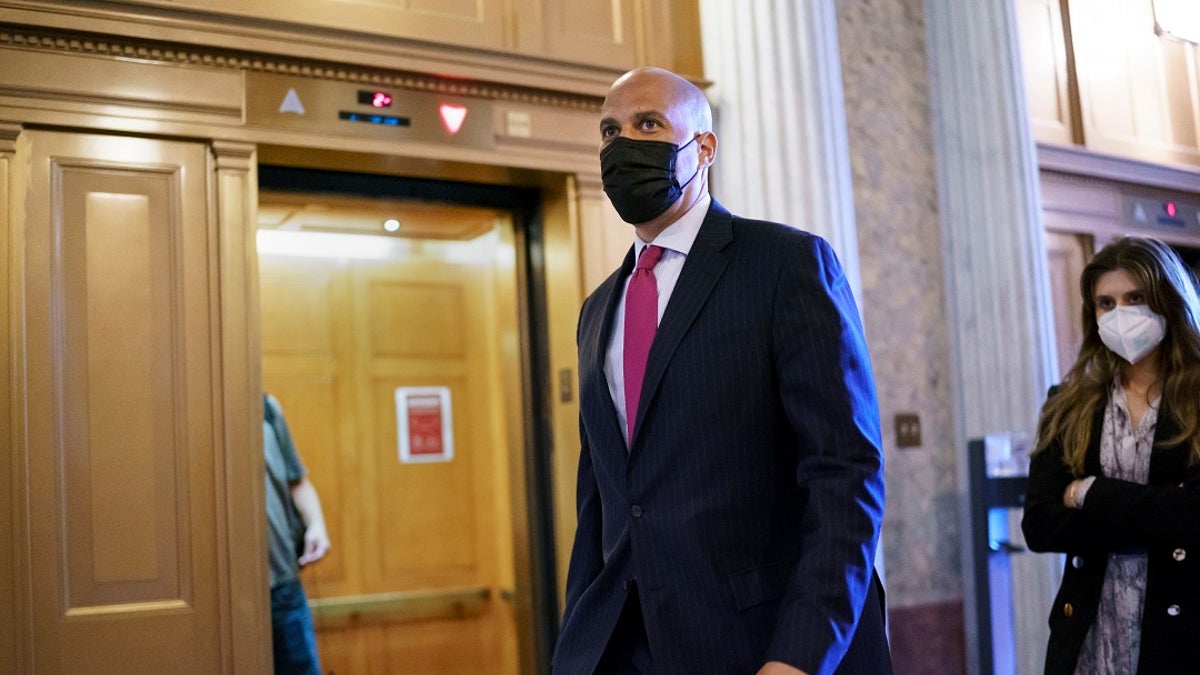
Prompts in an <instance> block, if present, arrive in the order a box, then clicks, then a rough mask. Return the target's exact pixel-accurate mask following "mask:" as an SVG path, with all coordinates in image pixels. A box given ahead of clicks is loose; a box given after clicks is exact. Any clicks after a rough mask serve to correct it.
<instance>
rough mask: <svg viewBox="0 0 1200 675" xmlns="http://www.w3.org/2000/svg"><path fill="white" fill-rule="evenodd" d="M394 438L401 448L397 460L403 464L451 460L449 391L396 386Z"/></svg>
mask: <svg viewBox="0 0 1200 675" xmlns="http://www.w3.org/2000/svg"><path fill="white" fill-rule="evenodd" d="M396 438H397V440H398V442H399V445H400V461H401V462H403V463H405V464H409V463H413V462H448V461H450V460H452V459H454V425H453V424H452V423H451V417H450V389H449V388H447V387H398V388H397V389H396Z"/></svg>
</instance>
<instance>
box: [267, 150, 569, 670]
mask: <svg viewBox="0 0 1200 675" xmlns="http://www.w3.org/2000/svg"><path fill="white" fill-rule="evenodd" d="M538 201H539V195H538V192H537V190H535V189H530V188H522V187H513V186H492V185H481V184H471V183H455V182H449V181H443V180H436V181H435V180H425V179H413V178H397V177H394V176H381V175H375V174H357V173H348V172H335V171H322V170H310V169H297V168H289V167H276V166H260V167H259V206H258V233H257V244H258V254H259V277H260V293H259V295H260V307H261V312H260V316H261V320H262V327H261V328H262V333H261V335H262V370H263V385H264V389H265V390H266V391H268V392H270V393H271V394H273V395H274V396H275V397H276V398H278V399H279V400H280V402H281V404H282V406H283V410H284V413H285V415H286V419H287V422H288V424H289V426H290V427H291V431H292V434H293V437H294V438H295V440H296V445H297V448H298V451H299V453H300V455H301V457H302V459H303V461H304V463H305V465H306V468H307V470H308V472H309V477H310V479H311V480H312V482H313V484H314V485H315V486H316V488H317V491H318V494H319V495H320V498H321V502H322V506H323V508H324V512H325V518H326V521H327V523H328V529H329V532H330V538H331V540H332V549H331V552H330V554H329V555H328V556H327V557H326V559H324V560H322V561H320V562H318V563H317V564H314V565H312V566H311V567H309V568H307V569H305V570H303V571H302V573H301V581H302V583H303V584H304V587H305V590H306V592H307V593H308V595H309V598H310V604H311V605H312V607H313V612H314V619H315V622H316V625H317V639H318V648H319V650H320V654H321V659H322V667H323V669H324V671H325V672H326V673H336V674H338V675H357V674H360V673H384V674H386V673H406V674H407V673H430V674H433V673H436V674H439V675H441V674H452V673H464V674H465V673H496V674H497V675H515V674H516V673H538V672H545V671H546V670H547V664H548V655H549V650H550V645H551V643H552V640H553V634H554V631H555V626H556V618H557V611H558V610H557V606H556V601H555V597H556V594H555V592H554V590H553V589H554V578H555V570H554V561H553V554H552V551H553V549H554V546H553V541H552V534H551V532H552V522H551V518H552V515H551V513H550V511H551V508H550V507H549V506H548V505H549V504H550V503H551V498H550V496H549V494H548V489H549V479H548V477H547V476H548V471H549V467H548V466H546V462H548V456H549V452H548V451H547V450H546V448H545V447H544V445H545V443H546V440H545V439H546V438H547V436H548V434H547V431H546V429H544V428H543V426H544V424H545V423H544V422H540V421H539V420H542V419H543V418H544V416H543V415H539V414H537V413H536V411H537V410H539V409H541V408H542V407H543V406H544V405H546V402H545V401H544V400H543V398H544V394H543V393H539V392H544V391H545V389H546V388H545V387H542V386H539V382H542V381H543V380H544V379H545V375H544V366H543V364H544V363H545V362H546V356H545V351H546V348H545V337H544V332H545V331H544V325H545V317H544V311H545V310H544V306H543V303H542V302H541V301H540V300H539V298H540V297H542V295H541V294H540V293H539V286H540V283H541V282H540V279H539V274H540V271H539V268H538V264H537V261H538V259H539V257H540V256H539V249H538V247H539V240H538V231H539V223H538V218H539V213H538ZM539 326H541V328H539Z"/></svg>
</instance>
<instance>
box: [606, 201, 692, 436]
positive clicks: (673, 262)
mask: <svg viewBox="0 0 1200 675" xmlns="http://www.w3.org/2000/svg"><path fill="white" fill-rule="evenodd" d="M711 203H712V197H710V196H709V195H707V194H706V195H704V197H702V198H701V199H700V201H698V202H696V204H695V205H693V206H692V208H690V209H688V211H687V213H685V214H683V217H681V218H680V219H679V220H677V221H675V222H674V223H671V225H670V226H669V227H667V229H665V230H663V231H662V232H661V233H659V235H658V236H657V237H656V238H655V239H654V241H651V242H644V241H642V239H641V237H638V236H637V234H634V236H633V249H634V250H633V259H634V262H635V264H636V262H637V259H638V256H640V255H641V253H642V249H644V248H646V247H647V246H650V245H652V244H653V245H654V246H661V247H662V248H663V255H662V258H660V259H659V261H658V264H657V265H655V266H654V279H655V281H656V282H657V284H656V285H657V286H658V321H659V322H660V323H661V322H662V317H663V312H665V311H666V309H667V303H668V302H670V301H671V293H672V292H673V291H674V290H675V282H677V281H679V273H680V272H681V271H682V270H683V263H684V261H686V260H687V256H688V253H689V252H690V251H691V250H692V244H694V243H695V242H696V235H697V234H699V233H700V225H701V224H702V223H703V222H704V216H706V215H707V214H708V207H709V204H711ZM632 276H633V275H630V276H628V277H625V283H624V284H622V285H621V299H620V300H619V301H617V310H616V311H617V313H616V315H615V316H614V317H613V330H612V337H611V339H610V341H609V343H608V352H607V355H606V357H605V359H604V375H605V377H607V378H608V393H609V394H610V395H611V396H612V401H613V407H615V408H616V409H617V418H618V419H619V420H620V422H621V429H627V428H628V425H629V420H628V419H627V418H626V415H625V292H626V290H627V289H628V288H629V279H630V278H631V277H632ZM621 436H622V437H625V436H626V434H624V433H622V434H621ZM625 442H626V443H629V439H628V438H625Z"/></svg>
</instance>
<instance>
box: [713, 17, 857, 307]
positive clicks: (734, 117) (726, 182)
mask: <svg viewBox="0 0 1200 675" xmlns="http://www.w3.org/2000/svg"><path fill="white" fill-rule="evenodd" d="M700 17H701V34H702V39H703V45H704V69H705V76H706V77H707V78H708V79H709V80H711V81H712V82H713V83H714V84H713V86H712V87H711V88H710V89H709V90H708V94H709V99H710V100H711V101H712V103H713V112H714V115H715V118H716V119H715V125H716V133H717V137H718V146H717V161H716V163H715V164H714V166H713V169H712V174H711V181H712V189H713V195H714V196H715V198H716V199H717V200H718V201H720V202H721V203H722V204H724V205H725V206H726V207H727V208H729V209H730V210H731V211H733V212H734V213H737V214H739V215H744V216H747V217H752V218H762V219H766V220H774V221H778V222H782V223H787V224H789V225H793V226H795V227H799V228H801V229H804V230H808V231H810V232H814V233H816V234H819V235H821V236H822V237H824V238H826V239H827V240H829V242H830V244H831V245H832V246H833V248H834V250H835V251H837V254H838V257H839V258H840V259H841V261H842V265H843V266H844V267H845V269H846V276H847V278H848V279H849V280H850V284H851V287H852V288H853V289H854V292H855V295H856V296H857V297H859V298H860V299H861V297H862V296H861V292H860V290H861V285H860V277H859V269H858V239H857V233H856V231H855V223H854V199H853V193H852V191H851V182H850V158H849V149H848V145H847V140H846V118H845V112H844V104H843V101H842V73H841V60H840V57H839V54H838V42H837V15H836V12H835V11H834V3H833V0H806V1H805V2H794V0H754V1H753V2H729V0H700Z"/></svg>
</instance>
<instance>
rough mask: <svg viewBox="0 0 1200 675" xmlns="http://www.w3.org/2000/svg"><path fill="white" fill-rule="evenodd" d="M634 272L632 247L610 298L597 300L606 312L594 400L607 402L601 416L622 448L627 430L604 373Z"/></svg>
mask: <svg viewBox="0 0 1200 675" xmlns="http://www.w3.org/2000/svg"><path fill="white" fill-rule="evenodd" d="M632 272H633V247H632V246H630V247H629V252H628V253H626V254H625V260H624V262H622V263H621V268H620V269H619V270H618V271H617V273H616V274H614V275H613V276H612V277H610V281H611V282H612V283H611V284H610V285H609V287H608V289H607V293H608V297H606V298H596V299H597V300H603V302H604V312H603V314H602V315H601V316H602V319H601V324H600V335H599V339H597V340H596V350H595V354H592V360H593V363H592V367H593V368H595V369H596V370H595V372H596V373H597V374H598V375H599V376H598V377H596V378H594V379H593V382H595V385H594V386H595V387H596V388H597V391H594V392H592V394H593V396H594V397H596V398H595V399H594V400H596V401H606V402H607V405H605V406H602V407H603V408H604V410H605V412H603V413H601V414H602V415H604V416H605V417H606V418H608V420H609V422H611V425H610V426H611V427H612V428H613V429H614V430H615V431H616V433H617V437H618V438H620V439H621V447H622V448H624V446H625V430H624V429H622V428H621V420H620V418H619V417H617V409H616V406H615V404H614V403H613V400H612V394H611V393H610V392H609V389H608V375H607V374H606V373H605V371H604V362H605V360H606V359H607V358H608V345H609V344H610V341H611V340H612V332H613V323H614V320H615V315H616V313H617V304H618V302H619V301H620V299H621V291H622V289H623V288H624V283H622V282H624V281H625V279H626V278H627V277H628V276H629V275H630V274H631V273H632Z"/></svg>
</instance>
